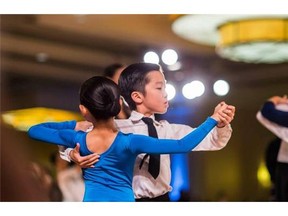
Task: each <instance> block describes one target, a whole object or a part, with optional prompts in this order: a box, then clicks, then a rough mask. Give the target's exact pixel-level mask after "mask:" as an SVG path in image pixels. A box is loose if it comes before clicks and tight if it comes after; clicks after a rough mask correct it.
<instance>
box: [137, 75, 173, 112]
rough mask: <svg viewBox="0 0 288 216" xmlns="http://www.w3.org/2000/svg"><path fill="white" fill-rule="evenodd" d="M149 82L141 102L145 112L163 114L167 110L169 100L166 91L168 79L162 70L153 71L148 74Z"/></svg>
mask: <svg viewBox="0 0 288 216" xmlns="http://www.w3.org/2000/svg"><path fill="white" fill-rule="evenodd" d="M147 78H148V80H149V82H148V83H147V84H146V86H145V92H146V94H145V96H143V97H144V98H143V101H142V104H141V110H142V111H141V112H142V113H143V112H144V113H143V114H150V115H152V114H154V113H158V114H163V113H165V112H167V109H168V106H169V104H168V100H167V93H166V91H165V88H166V81H165V77H164V75H163V73H161V72H160V71H151V72H149V73H148V74H147Z"/></svg>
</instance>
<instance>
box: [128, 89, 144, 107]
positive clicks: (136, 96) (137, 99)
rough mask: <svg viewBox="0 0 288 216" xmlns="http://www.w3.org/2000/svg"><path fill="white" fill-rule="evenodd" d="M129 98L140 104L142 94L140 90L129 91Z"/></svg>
mask: <svg viewBox="0 0 288 216" xmlns="http://www.w3.org/2000/svg"><path fill="white" fill-rule="evenodd" d="M131 98H132V100H133V101H134V102H135V103H136V104H141V103H142V102H143V98H144V96H143V94H142V93H141V92H138V91H133V92H132V93H131Z"/></svg>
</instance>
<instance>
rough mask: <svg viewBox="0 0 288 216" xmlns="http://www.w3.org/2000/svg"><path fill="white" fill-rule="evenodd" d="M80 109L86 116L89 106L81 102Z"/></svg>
mask: <svg viewBox="0 0 288 216" xmlns="http://www.w3.org/2000/svg"><path fill="white" fill-rule="evenodd" d="M79 109H80V112H81V114H82V115H83V116H84V117H85V115H86V114H87V108H86V107H85V106H84V105H82V104H80V105H79Z"/></svg>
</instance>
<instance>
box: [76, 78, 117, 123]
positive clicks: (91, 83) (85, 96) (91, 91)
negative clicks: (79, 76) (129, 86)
mask: <svg viewBox="0 0 288 216" xmlns="http://www.w3.org/2000/svg"><path fill="white" fill-rule="evenodd" d="M119 100H120V91H119V87H118V86H117V84H116V83H114V82H113V81H112V80H110V79H109V78H106V77H103V76H94V77H91V78H90V79H88V80H86V81H85V82H84V83H83V84H82V86H81V89H80V104H82V105H84V106H85V107H86V108H87V109H88V110H89V111H90V113H91V114H92V115H93V116H94V118H95V119H107V118H110V117H113V116H116V115H117V114H118V113H119V112H120V109H121V106H120V101H119Z"/></svg>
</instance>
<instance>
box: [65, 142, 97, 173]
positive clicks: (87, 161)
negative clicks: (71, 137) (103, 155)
mask: <svg viewBox="0 0 288 216" xmlns="http://www.w3.org/2000/svg"><path fill="white" fill-rule="evenodd" d="M79 150H80V145H79V143H77V145H76V147H75V148H74V149H73V150H72V151H70V153H69V156H70V158H71V160H72V161H74V162H75V163H76V164H77V165H79V166H80V167H81V168H91V167H94V165H93V164H95V163H96V162H98V161H99V158H100V155H98V154H97V153H94V154H91V155H87V156H83V157H82V156H81V155H80V151H79Z"/></svg>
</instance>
